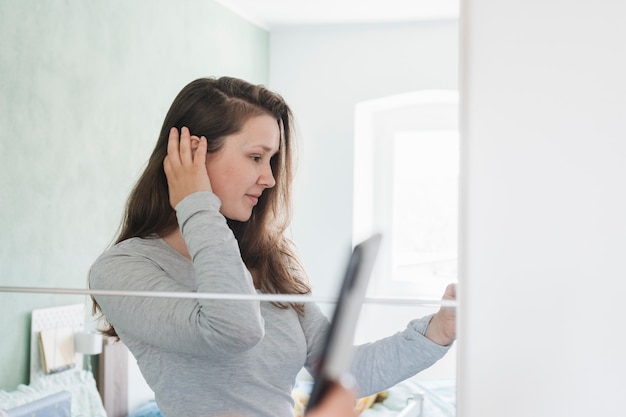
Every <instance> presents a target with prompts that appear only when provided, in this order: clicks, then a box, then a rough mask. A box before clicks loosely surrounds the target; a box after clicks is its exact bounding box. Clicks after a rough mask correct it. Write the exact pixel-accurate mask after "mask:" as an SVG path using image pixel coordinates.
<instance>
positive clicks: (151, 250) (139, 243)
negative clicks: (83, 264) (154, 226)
mask: <svg viewBox="0 0 626 417" xmlns="http://www.w3.org/2000/svg"><path fill="white" fill-rule="evenodd" d="M176 257H177V252H175V251H174V250H173V249H172V248H171V247H170V246H169V245H168V244H167V243H165V242H164V241H163V239H161V238H160V237H159V236H156V235H155V236H150V237H131V238H129V239H126V240H123V241H121V242H118V243H116V244H115V245H113V246H111V247H110V248H109V249H107V250H106V251H105V252H104V253H102V254H101V255H100V256H99V257H98V258H97V259H96V261H95V262H94V266H97V265H98V264H102V263H110V262H112V261H129V260H131V259H133V258H135V259H144V260H151V261H153V262H157V261H159V262H161V261H165V262H167V261H168V260H170V259H175V258H176Z"/></svg>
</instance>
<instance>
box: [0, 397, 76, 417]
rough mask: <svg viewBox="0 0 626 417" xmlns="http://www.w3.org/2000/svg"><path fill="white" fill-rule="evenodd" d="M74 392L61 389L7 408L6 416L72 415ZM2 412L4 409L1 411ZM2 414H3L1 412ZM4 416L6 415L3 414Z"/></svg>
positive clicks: (45, 416)
mask: <svg viewBox="0 0 626 417" xmlns="http://www.w3.org/2000/svg"><path fill="white" fill-rule="evenodd" d="M71 407H72V394H71V393H70V392H69V391H60V392H57V393H56V394H52V395H48V396H45V397H43V398H40V399H38V400H35V401H32V402H29V403H26V404H24V405H20V406H17V407H14V408H10V409H8V410H6V412H5V416H6V417H70V415H71ZM0 413H2V411H0ZM0 415H1V414H0ZM3 417H4V416H3Z"/></svg>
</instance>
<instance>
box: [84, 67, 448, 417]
mask: <svg viewBox="0 0 626 417" xmlns="http://www.w3.org/2000/svg"><path fill="white" fill-rule="evenodd" d="M292 154H293V138H292V115H291V111H290V109H289V107H288V106H287V105H286V103H285V102H284V100H283V99H282V98H281V97H280V96H279V95H277V94H275V93H273V92H271V91H269V90H267V89H266V88H264V87H262V86H255V85H252V84H249V83H247V82H245V81H242V80H238V79H234V78H228V77H224V78H219V79H211V78H206V79H199V80H196V81H193V82H191V83H190V84H188V85H187V86H186V87H184V88H183V90H182V91H181V92H180V93H179V94H178V96H177V97H176V99H175V100H174V102H173V103H172V106H171V108H170V110H169V112H168V114H167V116H166V117H165V121H164V123H163V127H162V129H161V133H160V136H159V139H158V142H157V144H156V147H155V149H154V151H153V153H152V156H151V158H150V160H149V163H148V166H147V168H146V170H145V171H144V173H143V175H142V176H141V177H140V179H139V181H138V182H137V184H136V186H135V188H134V190H133V191H132V193H131V195H130V197H129V200H128V204H127V209H126V214H125V218H124V221H123V224H122V228H121V232H120V235H119V237H118V238H117V242H116V244H115V245H114V246H113V247H112V248H110V249H109V250H108V251H107V252H105V253H104V254H103V255H102V256H100V257H99V258H98V259H97V260H96V262H95V263H94V265H93V266H92V268H91V273H90V286H91V288H94V289H108V290H141V291H146V290H148V291H173V292H189V291H197V292H209V293H236V294H255V293H256V292H260V293H265V294H309V293H310V288H309V286H308V284H307V280H306V276H305V274H304V271H303V270H302V267H301V265H300V263H299V262H298V258H297V256H296V254H295V251H294V249H293V248H292V246H291V244H290V242H289V241H288V240H287V239H286V238H285V236H284V233H283V232H284V231H285V229H286V227H287V226H288V224H289V202H290V187H291V181H292V162H291V160H292V157H293V155H292ZM444 297H446V298H453V297H454V293H453V287H449V289H448V290H446V294H445V295H444ZM95 301H96V304H95V308H97V309H100V310H101V311H102V313H104V315H105V316H106V319H107V321H108V323H109V327H108V329H106V331H105V333H106V334H108V335H111V336H119V337H120V338H121V339H122V340H123V341H124V342H125V344H126V345H127V346H128V348H129V349H130V351H131V352H132V353H133V355H134V356H135V358H136V359H137V362H138V365H139V367H140V369H141V372H142V373H143V375H144V377H145V379H146V381H147V382H148V384H149V385H150V386H151V388H152V389H153V390H154V392H155V396H156V401H157V404H158V405H159V408H160V409H161V411H162V413H163V414H164V415H165V416H166V417H177V416H193V417H197V416H203V417H205V416H215V415H226V414H236V415H242V416H257V417H258V416H272V417H276V416H291V415H292V413H293V402H292V399H291V389H292V386H293V383H294V380H295V376H296V374H297V373H298V372H299V371H300V369H301V368H302V367H303V366H305V367H307V368H310V367H311V364H312V362H313V360H314V358H315V356H316V353H317V352H318V351H319V350H320V349H321V344H322V343H323V339H324V334H325V331H326V329H327V326H328V320H327V319H326V317H325V316H324V315H323V314H322V313H321V311H320V310H319V308H318V307H317V306H315V305H314V304H311V303H306V304H281V303H265V302H263V303H260V302H254V301H245V302H243V301H226V300H201V299H171V298H154V297H145V298H139V297H112V296H97V297H95ZM454 320H455V319H454V312H453V311H451V310H450V309H441V310H440V311H439V312H438V313H437V314H435V315H434V316H432V317H430V316H429V317H425V318H423V319H419V320H414V321H412V322H411V323H410V324H409V326H408V327H407V329H406V330H405V331H404V332H402V333H398V334H397V335H394V336H392V337H390V338H387V339H384V340H381V341H378V342H376V343H373V344H369V345H366V346H361V347H359V348H358V350H357V353H356V359H355V364H354V376H355V378H356V381H357V383H358V392H359V394H361V395H366V394H370V393H374V392H378V391H380V390H382V389H385V388H388V387H389V386H391V385H393V384H395V383H397V382H399V381H401V380H403V379H405V378H407V377H409V376H412V375H414V374H415V373H417V372H419V371H421V370H422V369H424V368H426V367H428V366H430V365H432V364H433V363H434V362H435V361H437V360H438V359H439V358H441V357H442V356H443V355H444V354H445V352H446V351H447V350H448V346H449V345H450V344H451V343H452V342H453V340H454Z"/></svg>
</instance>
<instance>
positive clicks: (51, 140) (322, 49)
mask: <svg viewBox="0 0 626 417" xmlns="http://www.w3.org/2000/svg"><path fill="white" fill-rule="evenodd" d="M0 8H1V13H0V28H2V29H0V30H1V31H2V32H1V34H2V36H0V45H1V46H2V50H3V56H4V60H3V63H2V79H3V83H2V86H1V88H2V94H1V96H0V103H2V110H3V111H1V112H0V125H1V126H3V139H2V142H1V143H2V148H1V149H2V152H0V158H1V160H0V162H1V164H0V166H1V169H2V195H3V203H2V205H1V207H0V210H1V215H0V224H1V229H2V231H3V237H2V251H1V252H0V256H1V259H0V264H1V265H2V270H3V278H2V285H3V286H18V287H58V288H84V287H85V286H86V280H87V273H88V270H89V267H90V265H91V263H92V262H93V261H94V259H95V258H96V257H97V256H98V255H99V254H100V253H101V252H102V251H103V250H105V249H106V247H107V246H108V245H109V244H110V242H111V241H112V240H113V238H114V235H115V231H116V230H117V227H118V224H119V221H120V218H121V215H122V211H123V207H124V203H125V199H126V197H127V195H128V193H129V192H130V189H131V187H132V186H133V183H134V181H135V180H136V178H137V176H138V174H139V173H140V172H141V170H142V168H143V166H144V164H145V161H146V160H147V157H148V156H149V154H150V152H151V150H152V148H153V146H154V140H155V138H156V137H157V134H158V131H159V129H160V125H161V123H162V120H163V117H164V115H165V113H166V111H167V109H168V107H169V105H170V103H171V101H172V99H173V98H174V96H175V95H176V94H177V92H178V91H179V90H180V88H181V87H182V86H183V85H185V84H186V83H187V82H189V81H190V80H192V79H194V78H198V77H202V76H206V75H226V74H228V75H233V76H236V77H240V78H244V79H246V80H249V81H251V82H255V83H265V84H268V85H269V86H270V87H271V88H272V89H275V90H276V91H278V92H280V93H281V94H282V95H283V96H284V97H285V98H286V99H287V101H288V102H289V103H290V105H291V107H292V109H293V111H294V113H295V115H296V118H297V121H298V127H299V133H300V137H301V142H300V145H301V146H300V164H299V171H298V173H297V178H296V184H295V195H294V199H295V201H294V203H295V204H294V220H293V226H292V230H291V232H292V234H293V238H294V241H295V242H296V244H297V245H298V248H299V251H300V253H301V255H302V260H303V262H304V264H305V267H306V268H307V271H308V273H309V275H310V276H311V279H312V281H313V284H314V286H315V291H316V293H317V294H319V295H320V296H329V295H332V294H334V293H335V290H336V282H337V278H338V274H339V271H341V265H342V262H343V261H344V259H345V256H344V255H345V254H346V253H347V250H348V249H349V245H350V243H351V238H352V234H351V230H352V220H351V219H352V216H353V212H352V199H351V193H350V192H349V191H347V190H350V189H351V186H352V181H353V170H352V167H353V162H352V150H353V142H352V138H353V136H354V135H353V133H354V112H355V105H356V103H358V102H361V101H365V100H370V99H374V98H379V97H384V96H389V95H394V94H401V93H405V92H410V91H416V90H424V89H438V88H446V89H456V88H457V67H458V58H457V56H458V40H457V34H458V25H457V21H455V20H443V21H432V22H424V23H419V24H411V23H402V24H395V25H391V24H384V25H356V26H353V27H341V26H326V27H302V28H281V29H280V30H276V31H275V32H273V33H272V35H271V36H270V35H269V33H268V32H267V31H266V30H263V29H261V28H258V27H256V26H254V25H252V24H250V23H249V22H247V21H245V20H243V19H241V18H240V17H238V16H236V15H234V14H233V13H232V12H230V11H229V10H226V9H224V8H223V7H222V6H220V5H219V4H218V3H216V2H212V1H197V2H192V3H191V4H189V7H188V8H186V9H185V10H181V9H180V7H179V6H177V5H176V4H174V3H172V4H164V5H161V6H160V7H159V8H154V7H150V6H147V5H146V4H145V3H144V2H143V1H141V2H133V3H132V4H125V5H124V6H119V7H113V6H111V5H110V4H109V3H107V2H104V1H97V2H90V3H89V4H86V5H85V4H82V3H81V4H80V5H78V3H73V2H70V3H66V4H64V5H58V4H55V5H51V4H50V5H48V4H46V3H45V2H40V4H38V5H37V7H34V6H33V5H32V4H26V3H24V4H22V3H20V2H14V3H8V4H3V5H2V6H0ZM146 8H149V9H150V14H149V15H146V13H145V11H146ZM196 16H202V18H201V19H194V18H193V17H196ZM331 168H332V169H331ZM324 236H335V237H336V238H333V239H326V238H324ZM320 260H323V261H320ZM0 296H1V297H2V299H1V302H0V317H1V319H0V320H2V324H3V326H4V329H5V334H7V335H11V336H10V341H11V343H3V344H2V347H1V348H0V349H1V351H0V358H5V359H3V360H2V361H3V364H2V366H0V368H1V369H3V372H2V375H1V377H0V389H13V388H15V386H17V384H19V383H27V382H28V367H29V365H28V363H29V362H28V353H27V352H26V350H27V349H26V347H27V346H28V343H29V341H28V337H29V334H28V330H27V329H28V328H29V317H30V313H31V311H32V310H33V309H37V308H44V307H50V306H57V305H64V304H73V303H75V302H77V300H78V299H80V300H84V298H83V297H82V296H77V295H64V294H39V295H33V294H19V293H1V294H0ZM369 308H371V307H368V309H369ZM381 308H382V309H384V310H385V311H391V310H392V309H393V307H389V306H387V307H381ZM397 311H398V312H399V313H398V315H399V316H400V317H399V318H398V315H396V314H395V313H391V312H389V319H388V320H389V322H388V323H386V324H385V326H386V327H387V328H388V329H389V328H393V327H397V328H401V327H404V326H405V325H406V322H407V320H408V318H409V317H410V318H413V317H418V316H421V315H423V312H422V311H414V310H412V311H411V308H406V309H405V308H398V309H397ZM365 314H366V315H368V314H369V317H376V316H377V314H378V313H377V312H375V311H374V312H369V313H368V312H366V313H365ZM374 321H375V320H374V319H371V320H370V322H374ZM375 336H376V337H377V336H378V332H376V334H375ZM362 337H363V338H364V339H366V338H368V337H369V336H368V335H365V334H363V335H362ZM7 340H8V339H7Z"/></svg>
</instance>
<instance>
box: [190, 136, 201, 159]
mask: <svg viewBox="0 0 626 417" xmlns="http://www.w3.org/2000/svg"><path fill="white" fill-rule="evenodd" d="M198 145H200V138H199V137H197V136H192V137H191V154H192V155H195V154H196V149H198Z"/></svg>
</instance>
